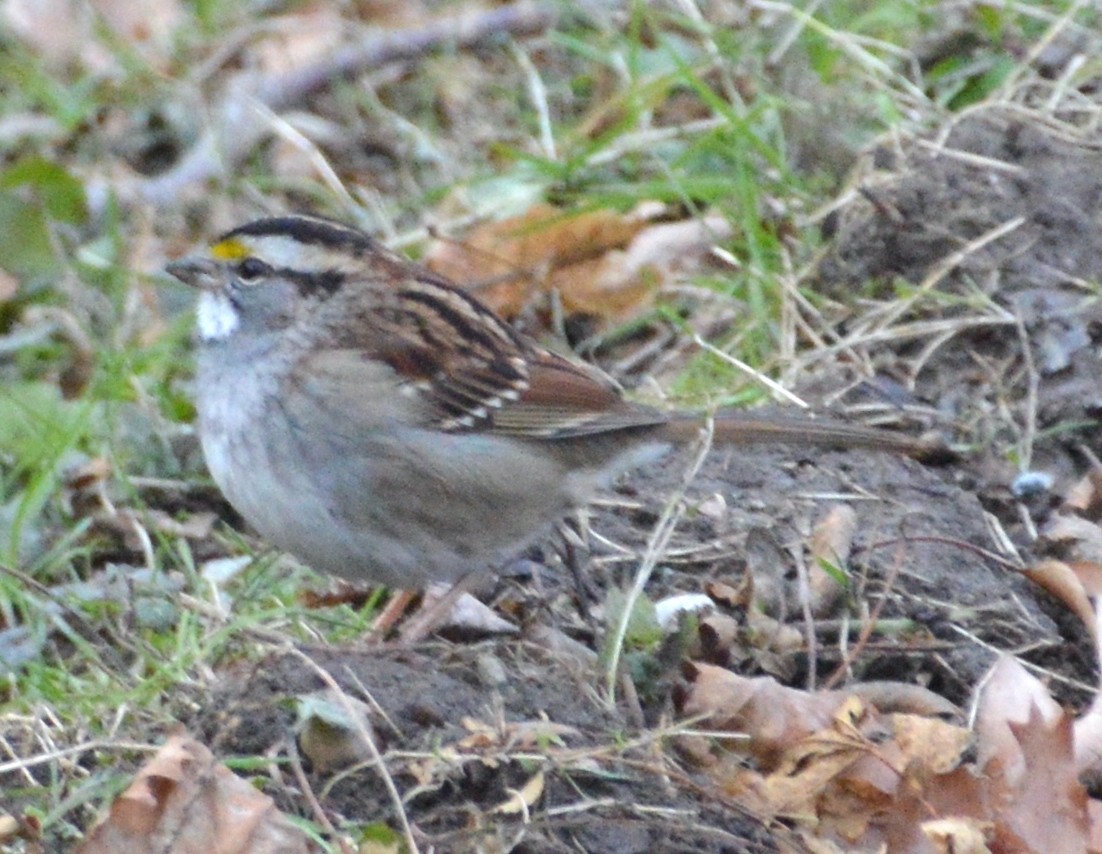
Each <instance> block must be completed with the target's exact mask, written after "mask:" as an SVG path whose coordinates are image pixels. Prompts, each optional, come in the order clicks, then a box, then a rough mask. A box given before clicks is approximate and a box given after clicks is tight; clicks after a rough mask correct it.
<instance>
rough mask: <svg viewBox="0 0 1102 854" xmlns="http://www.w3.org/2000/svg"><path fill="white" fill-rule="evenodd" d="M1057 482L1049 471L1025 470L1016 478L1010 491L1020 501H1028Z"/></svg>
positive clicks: (1048, 489) (1042, 493)
mask: <svg viewBox="0 0 1102 854" xmlns="http://www.w3.org/2000/svg"><path fill="white" fill-rule="evenodd" d="M1055 483H1056V478H1054V477H1053V476H1052V475H1051V474H1049V473H1048V472H1047V471H1024V472H1022V473H1021V474H1019V475H1018V476H1017V477H1016V478H1014V483H1013V484H1011V486H1010V491H1011V492H1013V493H1014V497H1015V498H1017V499H1018V500H1019V501H1028V500H1029V499H1031V498H1038V497H1039V496H1041V495H1044V494H1045V493H1046V492H1048V491H1050V490H1051V489H1052V487H1053V485H1054V484H1055Z"/></svg>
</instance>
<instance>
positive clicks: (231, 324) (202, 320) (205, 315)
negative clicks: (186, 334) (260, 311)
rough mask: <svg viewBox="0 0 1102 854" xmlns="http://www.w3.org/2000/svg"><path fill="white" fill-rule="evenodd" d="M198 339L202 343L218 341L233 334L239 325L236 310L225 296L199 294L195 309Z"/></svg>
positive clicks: (239, 321) (204, 292)
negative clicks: (200, 339) (201, 340)
mask: <svg viewBox="0 0 1102 854" xmlns="http://www.w3.org/2000/svg"><path fill="white" fill-rule="evenodd" d="M195 314H196V318H197V320H198V326H199V337H200V338H202V339H203V340H204V341H219V340H221V339H223V338H228V337H229V336H230V335H232V334H233V331H234V330H235V329H237V327H238V325H239V324H240V323H241V318H240V317H238V315H237V309H235V308H234V307H233V305H232V304H231V303H230V301H229V300H228V299H227V298H226V296H225V294H220V293H211V292H210V291H203V292H202V293H201V294H199V304H198V306H197V308H196V312H195Z"/></svg>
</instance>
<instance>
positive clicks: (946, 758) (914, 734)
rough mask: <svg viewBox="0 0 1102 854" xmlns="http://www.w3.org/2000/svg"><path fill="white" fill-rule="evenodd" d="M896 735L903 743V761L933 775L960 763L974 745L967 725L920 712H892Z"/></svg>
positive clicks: (946, 771) (943, 772)
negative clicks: (919, 713)
mask: <svg viewBox="0 0 1102 854" xmlns="http://www.w3.org/2000/svg"><path fill="white" fill-rule="evenodd" d="M888 720H889V723H890V724H891V730H892V737H893V739H894V741H895V743H896V744H898V745H899V748H900V750H901V751H902V755H903V764H904V765H910V764H912V763H917V764H919V765H921V766H922V768H924V769H925V770H926V771H928V772H929V773H931V774H946V773H948V772H950V771H952V770H954V769H955V768H956V767H957V766H958V765H960V762H961V758H962V757H963V756H964V752H965V750H967V749H968V747H969V745H971V744H972V738H973V736H972V733H971V732H969V730H967V729H966V728H965V727H961V726H956V725H955V724H950V723H946V722H945V721H941V720H938V719H936V718H926V717H922V716H920V715H891V716H890V717H889V718H888Z"/></svg>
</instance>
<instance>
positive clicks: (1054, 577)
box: [1023, 560, 1095, 637]
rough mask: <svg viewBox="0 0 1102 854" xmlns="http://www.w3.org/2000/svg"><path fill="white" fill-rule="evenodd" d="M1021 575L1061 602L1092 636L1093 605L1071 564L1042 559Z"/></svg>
mask: <svg viewBox="0 0 1102 854" xmlns="http://www.w3.org/2000/svg"><path fill="white" fill-rule="evenodd" d="M1080 564H1081V565H1082V564H1083V562H1082V561H1081V562H1080ZM1023 575H1025V577H1026V578H1028V579H1029V580H1030V581H1032V582H1033V583H1034V584H1038V585H1040V586H1041V587H1042V588H1044V589H1045V590H1046V591H1048V592H1049V593H1051V594H1052V595H1053V596H1055V597H1056V598H1057V599H1059V600H1060V601H1061V602H1063V603H1064V604H1065V605H1066V606H1067V607H1068V609H1069V610H1070V611H1071V612H1072V613H1073V614H1075V616H1077V617H1078V618H1079V619H1080V620H1081V621H1082V623H1083V624H1084V625H1085V626H1086V627H1087V631H1089V632H1090V633H1091V636H1092V637H1094V631H1095V620H1094V606H1093V605H1092V604H1091V600H1090V598H1089V597H1088V595H1087V591H1086V590H1085V589H1084V587H1083V582H1082V580H1081V579H1080V577H1079V575H1078V573H1076V571H1075V570H1074V569H1072V567H1071V566H1069V565H1068V564H1067V563H1065V562H1064V561H1062V560H1042V561H1040V562H1038V563H1036V564H1034V565H1033V566H1031V567H1028V568H1027V569H1026V570H1025V571H1024V572H1023Z"/></svg>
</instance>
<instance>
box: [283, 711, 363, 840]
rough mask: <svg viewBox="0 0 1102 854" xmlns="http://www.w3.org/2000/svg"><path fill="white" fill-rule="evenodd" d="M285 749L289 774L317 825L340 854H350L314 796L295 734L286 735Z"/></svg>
mask: <svg viewBox="0 0 1102 854" xmlns="http://www.w3.org/2000/svg"><path fill="white" fill-rule="evenodd" d="M286 749H287V758H288V759H289V760H290V762H291V773H292V774H293V775H294V777H295V782H296V783H298V787H299V790H300V791H301V792H302V796H303V797H304V798H306V803H307V804H309V806H310V811H311V812H313V813H314V817H315V818H316V819H317V821H318V824H320V825H321V826H322V829H324V830H325V831H326V832H327V833H328V834H329V835H330V836H331V837H332V838H333V841H334V842H335V843H336V844H337V846H338V847H339V848H340V850H341V854H352V849H351V848H350V847H349V845H348V843H347V842H345V841H344V839H342V838H341V835H340V833H339V832H338V831H337V828H335V827H334V826H333V822H331V821H330V820H329V816H328V815H326V813H325V809H324V808H323V807H322V805H321V802H320V801H319V800H318V796H317V795H316V794H314V787H313V786H311V785H310V780H309V778H308V777H307V776H306V771H305V770H304V769H303V767H302V760H301V758H300V757H299V755H298V745H297V744H296V743H295V734H294V733H293V732H289V733H288V734H287V742H286Z"/></svg>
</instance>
